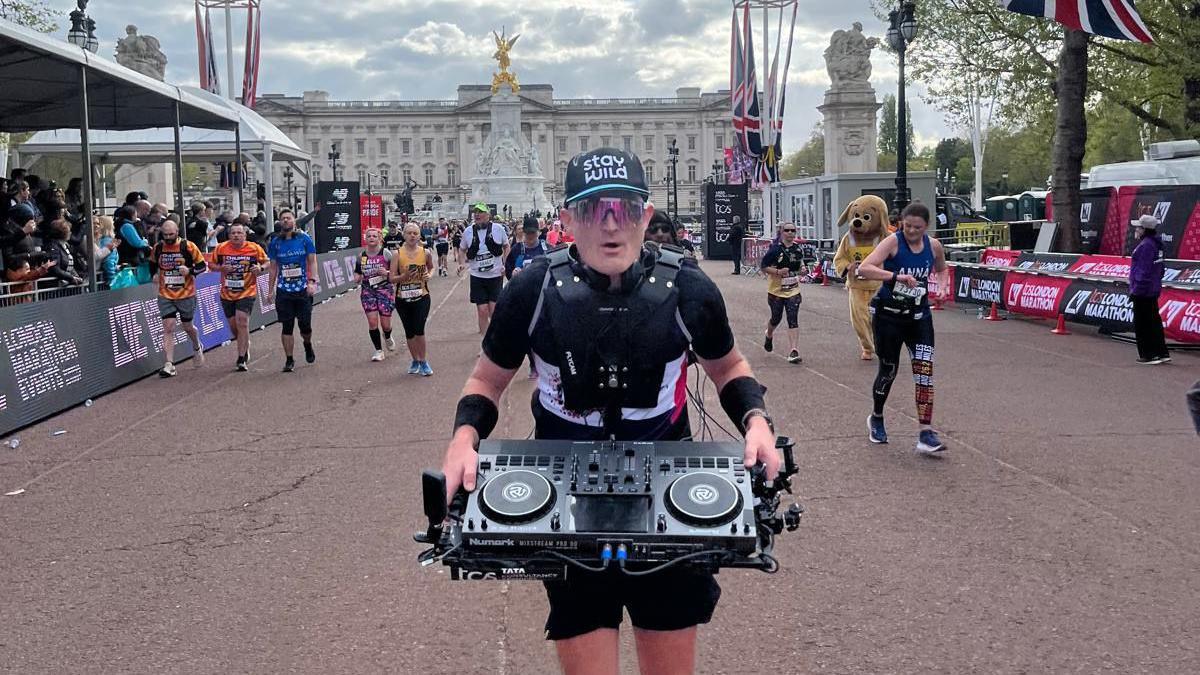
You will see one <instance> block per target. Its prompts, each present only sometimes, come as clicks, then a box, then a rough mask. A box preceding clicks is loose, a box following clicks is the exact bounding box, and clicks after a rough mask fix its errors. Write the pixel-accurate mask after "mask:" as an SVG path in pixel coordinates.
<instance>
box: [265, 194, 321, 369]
mask: <svg viewBox="0 0 1200 675" xmlns="http://www.w3.org/2000/svg"><path fill="white" fill-rule="evenodd" d="M310 215H311V214H310ZM267 257H269V258H270V259H271V290H270V291H269V292H268V294H267V302H268V303H274V305H275V315H276V318H278V319H279V325H280V326H281V327H282V333H281V335H280V341H281V342H282V343H283V354H284V356H285V357H286V360H285V361H284V362H283V372H285V373H290V372H292V371H293V370H295V369H296V360H295V359H294V358H292V349H293V348H294V347H295V345H296V338H295V337H293V335H292V332H293V331H294V330H295V328H296V324H297V323H299V324H300V339H301V340H303V341H304V360H305V361H306V362H308V363H313V362H314V361H316V360H317V352H316V351H315V350H314V349H313V344H312V308H313V296H314V295H316V293H317V247H316V246H315V245H314V244H313V240H312V237H309V236H308V235H307V234H305V233H304V232H300V231H298V230H297V229H296V214H294V213H292V211H291V209H281V210H280V211H279V236H277V237H275V238H274V239H272V240H271V243H270V245H269V246H267Z"/></svg>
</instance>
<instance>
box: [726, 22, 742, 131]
mask: <svg viewBox="0 0 1200 675" xmlns="http://www.w3.org/2000/svg"><path fill="white" fill-rule="evenodd" d="M729 44H730V50H729V103H730V105H731V106H732V108H733V111H732V112H733V136H734V139H735V140H736V145H737V146H739V147H740V148H741V149H742V150H745V149H746V117H745V114H744V113H745V107H744V106H743V105H742V104H743V101H742V93H743V91H744V90H745V86H746V83H745V81H743V79H742V77H743V76H744V75H745V74H746V73H745V69H746V68H745V66H744V65H743V64H742V34H741V32H740V31H739V30H738V19H737V9H734V10H733V35H732V36H731V37H730V40H729Z"/></svg>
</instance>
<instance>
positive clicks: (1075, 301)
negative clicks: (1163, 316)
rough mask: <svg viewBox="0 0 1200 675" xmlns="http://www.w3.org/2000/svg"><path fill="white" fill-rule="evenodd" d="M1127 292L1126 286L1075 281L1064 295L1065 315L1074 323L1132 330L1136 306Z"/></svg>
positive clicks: (1085, 280)
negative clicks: (1134, 307) (1134, 306)
mask: <svg viewBox="0 0 1200 675" xmlns="http://www.w3.org/2000/svg"><path fill="white" fill-rule="evenodd" d="M1125 291H1126V288H1125V287H1124V286H1118V285H1116V284H1112V283H1105V282H1103V281H1089V280H1087V279H1076V280H1075V281H1073V282H1072V283H1071V285H1070V287H1069V288H1068V289H1067V293H1066V295H1065V296H1064V297H1065V300H1064V302H1063V306H1062V314H1063V315H1064V316H1066V319H1067V321H1071V322H1074V323H1083V324H1089V325H1092V326H1102V327H1104V328H1106V329H1108V330H1112V331H1127V330H1133V303H1132V302H1131V301H1130V300H1129V294H1128V293H1126V292H1125Z"/></svg>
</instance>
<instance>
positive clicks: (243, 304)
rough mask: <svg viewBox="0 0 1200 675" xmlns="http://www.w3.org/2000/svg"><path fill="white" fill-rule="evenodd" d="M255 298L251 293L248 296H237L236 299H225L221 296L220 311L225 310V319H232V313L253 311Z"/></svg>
mask: <svg viewBox="0 0 1200 675" xmlns="http://www.w3.org/2000/svg"><path fill="white" fill-rule="evenodd" d="M255 299H256V298H255V296H253V295H252V296H250V297H248V298H238V299H237V300H226V299H225V298H221V311H223V312H225V318H226V319H232V318H233V315H234V314H236V313H237V312H242V313H243V314H250V313H251V312H253V311H254V300H255Z"/></svg>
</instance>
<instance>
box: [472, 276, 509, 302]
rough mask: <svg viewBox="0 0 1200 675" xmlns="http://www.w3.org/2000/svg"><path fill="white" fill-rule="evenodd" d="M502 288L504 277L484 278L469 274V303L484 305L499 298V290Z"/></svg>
mask: <svg viewBox="0 0 1200 675" xmlns="http://www.w3.org/2000/svg"><path fill="white" fill-rule="evenodd" d="M503 288H504V277H492V278H490V279H485V278H482V277H477V276H475V275H474V274H472V275H471V304H472V305H486V304H487V303H489V302H496V301H497V300H499V299H500V291H501V290H503Z"/></svg>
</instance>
